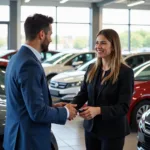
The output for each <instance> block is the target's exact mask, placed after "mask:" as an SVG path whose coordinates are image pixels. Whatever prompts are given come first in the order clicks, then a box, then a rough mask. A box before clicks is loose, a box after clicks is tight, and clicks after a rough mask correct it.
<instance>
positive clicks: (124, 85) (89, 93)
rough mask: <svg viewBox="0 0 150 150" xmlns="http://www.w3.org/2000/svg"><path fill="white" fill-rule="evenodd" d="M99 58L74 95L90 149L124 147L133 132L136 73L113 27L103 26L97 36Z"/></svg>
mask: <svg viewBox="0 0 150 150" xmlns="http://www.w3.org/2000/svg"><path fill="white" fill-rule="evenodd" d="M95 50H96V54H97V61H96V63H95V64H91V65H90V66H89V67H88V69H87V72H86V74H85V76H84V81H83V84H82V86H81V90H80V92H79V93H78V95H77V96H76V97H75V98H74V100H73V103H74V104H77V109H79V108H81V107H82V106H83V105H84V104H85V102H87V107H84V108H83V112H81V111H80V116H81V117H83V118H84V119H85V120H84V128H85V143H86V149H87V150H123V146H124V140H125V136H126V135H128V134H129V133H130V131H129V125H128V121H127V117H126V114H127V112H128V109H129V104H130V100H131V97H132V93H133V88H134V75H133V71H132V69H131V68H129V67H128V66H127V65H126V64H125V63H124V62H123V59H122V57H121V45H120V39H119V36H118V34H117V33H116V31H114V30H112V29H104V30H101V31H100V32H99V33H98V35H97V39H96V44H95Z"/></svg>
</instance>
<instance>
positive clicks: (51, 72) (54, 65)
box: [42, 51, 95, 82]
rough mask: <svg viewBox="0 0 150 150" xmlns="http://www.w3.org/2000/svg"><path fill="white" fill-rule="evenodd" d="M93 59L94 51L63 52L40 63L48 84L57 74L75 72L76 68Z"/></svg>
mask: <svg viewBox="0 0 150 150" xmlns="http://www.w3.org/2000/svg"><path fill="white" fill-rule="evenodd" d="M93 58H95V52H94V51H88V52H79V51H76V52H63V53H58V54H55V55H54V56H52V57H51V58H50V59H49V60H46V61H45V62H44V63H42V66H43V68H44V71H45V74H46V77H47V81H48V82H49V81H50V80H51V78H52V77H54V76H55V75H57V74H58V73H61V72H65V71H69V70H75V69H77V67H79V66H81V65H83V64H85V63H87V62H88V61H90V60H92V59H93Z"/></svg>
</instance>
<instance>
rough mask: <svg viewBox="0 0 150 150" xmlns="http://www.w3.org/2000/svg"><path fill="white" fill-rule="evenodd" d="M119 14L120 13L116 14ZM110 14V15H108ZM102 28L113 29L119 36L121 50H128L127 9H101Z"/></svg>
mask: <svg viewBox="0 0 150 150" xmlns="http://www.w3.org/2000/svg"><path fill="white" fill-rule="evenodd" d="M118 14H121V15H118ZM110 16H111V17H110ZM102 18H103V25H102V28H103V29H108V28H110V29H114V30H115V31H117V33H118V34H119V36H120V41H121V46H122V50H123V51H128V50H129V49H128V23H129V21H128V10H127V9H103V17H102Z"/></svg>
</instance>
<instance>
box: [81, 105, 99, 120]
mask: <svg viewBox="0 0 150 150" xmlns="http://www.w3.org/2000/svg"><path fill="white" fill-rule="evenodd" d="M83 110H84V111H83V112H81V113H79V115H80V116H81V117H82V118H84V119H86V120H90V119H93V118H94V117H95V116H97V115H99V114H101V108H100V107H91V106H87V107H84V108H83Z"/></svg>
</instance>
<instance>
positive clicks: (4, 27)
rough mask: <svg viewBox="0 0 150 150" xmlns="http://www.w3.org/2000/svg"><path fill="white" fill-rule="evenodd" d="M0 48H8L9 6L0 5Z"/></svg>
mask: <svg viewBox="0 0 150 150" xmlns="http://www.w3.org/2000/svg"><path fill="white" fill-rule="evenodd" d="M0 14H3V15H0V33H1V34H0V50H6V49H8V25H9V20H10V19H9V6H4V5H0Z"/></svg>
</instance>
